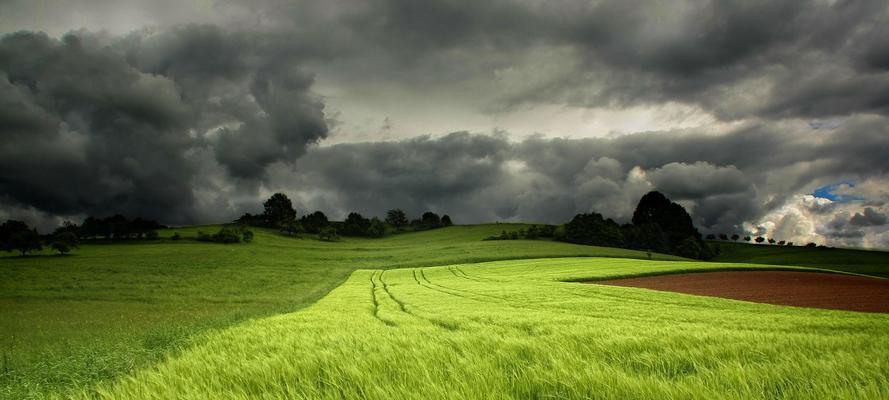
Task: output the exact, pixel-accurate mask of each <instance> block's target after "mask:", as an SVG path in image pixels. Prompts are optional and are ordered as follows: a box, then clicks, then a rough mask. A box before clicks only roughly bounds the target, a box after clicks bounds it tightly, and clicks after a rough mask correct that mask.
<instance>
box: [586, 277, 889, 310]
mask: <svg viewBox="0 0 889 400" xmlns="http://www.w3.org/2000/svg"><path fill="white" fill-rule="evenodd" d="M589 283H595V284H600V285H614V286H629V287H638V288H646V289H654V290H663V291H669V292H679V293H686V294H695V295H700V296H713V297H722V298H726V299H735V300H745V301H754V302H759V303H768V304H779V305H787V306H797V307H813V308H827V309H834V310H849V311H863V312H878V313H889V279H880V278H870V277H864V276H853V275H841V274H831V273H820V272H794V271H737V272H734V271H733V272H699V273H688V274H675V275H659V276H648V277H640V278H627V279H613V280H605V281H595V282H589Z"/></svg>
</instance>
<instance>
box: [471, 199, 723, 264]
mask: <svg viewBox="0 0 889 400" xmlns="http://www.w3.org/2000/svg"><path fill="white" fill-rule="evenodd" d="M538 238H552V239H554V240H559V241H564V242H570V243H577V244H585V245H591V246H605V247H619V248H625V249H634V250H644V251H648V252H658V253H664V254H674V255H678V256H682V257H687V258H695V259H702V260H709V259H711V258H713V257H715V256H716V254H717V252H718V249H716V248H713V247H711V246H710V245H708V244H707V243H706V242H704V240H703V239H702V236H701V234H700V233H699V232H698V230H697V229H696V228H695V227H694V225H693V224H692V221H691V216H689V215H688V212H686V211H685V209H684V208H682V206H681V205H679V204H677V203H674V202H672V201H670V200H669V199H668V198H667V197H666V196H664V195H663V194H661V193H660V192H656V191H654V192H650V193H648V194H646V195H645V196H642V199H640V200H639V204H638V205H637V206H636V210H635V212H634V213H633V219H632V222H631V223H627V224H624V225H619V224H618V223H617V222H614V220H612V219H610V218H605V217H603V216H602V214H599V213H595V212H591V213H583V214H577V215H575V216H574V218H572V219H571V220H570V221H568V222H567V223H565V224H563V225H559V226H554V225H532V226H530V227H528V228H522V229H519V230H517V231H511V232H507V231H505V230H504V231H502V232H501V233H500V235H499V236H491V237H488V238H486V239H485V240H516V239H538Z"/></svg>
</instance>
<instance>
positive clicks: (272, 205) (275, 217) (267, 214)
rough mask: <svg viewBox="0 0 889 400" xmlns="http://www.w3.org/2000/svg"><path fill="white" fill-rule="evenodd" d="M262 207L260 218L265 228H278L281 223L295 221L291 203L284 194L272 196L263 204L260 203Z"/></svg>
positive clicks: (294, 212)
mask: <svg viewBox="0 0 889 400" xmlns="http://www.w3.org/2000/svg"><path fill="white" fill-rule="evenodd" d="M262 206H263V208H264V211H263V213H262V217H263V220H265V223H266V225H267V226H270V227H278V226H280V224H281V223H282V222H290V221H293V220H294V219H296V211H295V210H294V209H293V203H291V202H290V199H289V198H287V195H285V194H284V193H275V194H273V195H272V197H269V199H268V200H266V201H265V203H262Z"/></svg>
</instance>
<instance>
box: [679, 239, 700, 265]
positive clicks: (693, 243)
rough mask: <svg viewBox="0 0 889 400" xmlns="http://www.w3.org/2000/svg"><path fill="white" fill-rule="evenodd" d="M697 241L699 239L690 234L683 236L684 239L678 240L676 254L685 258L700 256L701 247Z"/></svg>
mask: <svg viewBox="0 0 889 400" xmlns="http://www.w3.org/2000/svg"><path fill="white" fill-rule="evenodd" d="M699 242H700V241H699V240H697V239H696V238H694V237H692V236H689V237H687V238H685V240H683V241H681V242H679V245H678V246H676V255H678V256H680V257H685V258H695V259H698V258H701V252H702V248H701V244H700V243H699Z"/></svg>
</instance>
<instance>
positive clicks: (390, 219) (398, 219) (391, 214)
mask: <svg viewBox="0 0 889 400" xmlns="http://www.w3.org/2000/svg"><path fill="white" fill-rule="evenodd" d="M386 223H387V224H389V225H392V227H394V228H395V229H397V230H399V231H400V230H402V229H403V228H404V227H405V226H406V225H407V224H408V220H407V215H405V214H404V211H401V210H400V209H398V208H396V209H394V210H389V211H386Z"/></svg>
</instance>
